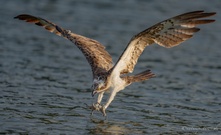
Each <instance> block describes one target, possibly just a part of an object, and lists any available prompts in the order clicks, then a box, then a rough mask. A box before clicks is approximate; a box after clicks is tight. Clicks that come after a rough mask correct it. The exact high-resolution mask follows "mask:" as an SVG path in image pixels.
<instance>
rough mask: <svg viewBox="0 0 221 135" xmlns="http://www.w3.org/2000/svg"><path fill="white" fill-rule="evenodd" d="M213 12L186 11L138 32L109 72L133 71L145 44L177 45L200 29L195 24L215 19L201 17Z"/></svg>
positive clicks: (210, 14)
mask: <svg viewBox="0 0 221 135" xmlns="http://www.w3.org/2000/svg"><path fill="white" fill-rule="evenodd" d="M214 14H216V13H214V12H212V13H205V12H204V11H194V12H188V13H185V14H181V15H178V16H175V17H173V18H170V19H167V20H165V21H162V22H160V23H158V24H156V25H154V26H152V27H150V28H148V29H146V30H144V31H142V32H140V33H139V34H137V35H135V36H134V37H133V38H132V39H131V41H130V42H129V44H128V46H127V47H126V49H125V50H124V52H123V53H122V55H121V57H120V58H119V59H118V62H117V63H116V65H115V66H114V67H113V69H112V70H111V72H112V73H114V74H116V73H117V74H119V75H120V74H126V73H131V72H133V70H134V66H135V65H136V63H137V60H138V58H139V57H140V55H141V53H142V52H143V50H144V49H145V47H146V46H148V45H151V44H153V43H157V44H159V45H161V46H163V47H167V48H170V47H174V46H176V45H179V44H180V43H182V42H183V41H185V40H187V39H189V38H191V37H192V36H193V34H194V33H195V32H197V31H199V30H200V29H199V28H196V27H195V26H197V25H199V24H207V23H211V22H214V21H215V20H209V19H201V18H205V17H209V16H212V15H214Z"/></svg>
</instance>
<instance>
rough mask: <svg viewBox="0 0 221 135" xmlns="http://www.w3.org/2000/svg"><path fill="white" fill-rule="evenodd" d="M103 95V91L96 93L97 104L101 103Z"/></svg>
mask: <svg viewBox="0 0 221 135" xmlns="http://www.w3.org/2000/svg"><path fill="white" fill-rule="evenodd" d="M103 95H104V92H101V93H99V94H98V97H97V104H101V100H102V98H103Z"/></svg>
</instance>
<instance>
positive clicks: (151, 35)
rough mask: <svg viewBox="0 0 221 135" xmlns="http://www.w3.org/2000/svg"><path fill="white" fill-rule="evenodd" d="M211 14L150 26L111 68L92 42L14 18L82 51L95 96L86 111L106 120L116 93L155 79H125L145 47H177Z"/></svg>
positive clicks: (106, 55)
mask: <svg viewBox="0 0 221 135" xmlns="http://www.w3.org/2000/svg"><path fill="white" fill-rule="evenodd" d="M215 14H216V13H215V12H211V13H205V12H204V11H193V12H188V13H184V14H181V15H178V16H175V17H172V18H170V19H167V20H165V21H162V22H160V23H157V24H155V25H153V26H152V27H150V28H148V29H146V30H144V31H142V32H140V33H138V34H137V35H135V36H133V37H132V39H131V40H130V42H129V43H128V45H127V47H126V49H125V50H124V52H123V53H122V54H121V56H120V58H119V59H118V61H117V62H116V64H113V62H112V58H111V56H110V54H109V53H108V52H107V51H106V50H105V47H104V46H103V45H102V44H101V43H99V42H98V41H96V40H93V39H90V38H87V37H84V36H81V35H78V34H75V33H73V32H71V31H70V30H66V29H63V28H61V27H59V26H57V25H56V24H54V23H52V22H50V21H48V20H45V19H43V18H40V17H35V16H32V15H28V14H21V15H18V16H16V17H15V18H17V19H20V20H24V21H26V22H30V23H35V24H36V25H39V26H42V27H44V28H45V29H46V30H48V31H50V32H52V33H55V34H56V35H59V36H62V37H64V38H66V39H68V40H70V41H71V42H73V43H74V44H75V45H76V46H77V47H78V48H79V49H80V50H81V51H82V53H83V54H84V56H85V57H86V59H87V61H88V62H89V64H90V66H91V68H92V72H93V84H92V87H91V88H92V96H94V95H95V94H98V96H97V102H96V103H94V104H92V106H90V109H92V113H93V111H94V110H97V111H101V112H102V113H103V115H104V116H106V113H105V110H106V109H107V107H108V106H109V105H110V103H111V102H112V101H113V99H114V97H115V95H116V94H117V93H118V92H119V91H121V90H123V89H124V88H125V87H127V86H128V85H130V84H131V83H134V82H140V81H144V80H148V79H150V78H152V77H154V76H155V75H154V74H153V73H151V71H150V70H146V71H143V72H141V73H138V74H135V75H128V73H132V72H133V70H134V66H135V65H136V63H137V60H138V58H139V57H140V55H141V54H142V52H143V51H144V49H145V48H146V47H147V46H149V45H152V44H154V43H156V44H158V45H160V46H163V47H166V48H171V47H174V46H177V45H179V44H180V43H182V42H184V41H185V40H187V39H189V38H191V37H192V36H193V34H194V33H195V32H198V31H199V30H200V29H199V28H197V27H196V26H197V25H199V24H207V23H211V22H214V21H215V20H211V19H201V18H205V17H209V16H212V15H215ZM106 91H110V95H109V98H108V100H107V102H106V103H105V104H103V105H102V104H101V100H102V98H103V94H104V93H105V92H106Z"/></svg>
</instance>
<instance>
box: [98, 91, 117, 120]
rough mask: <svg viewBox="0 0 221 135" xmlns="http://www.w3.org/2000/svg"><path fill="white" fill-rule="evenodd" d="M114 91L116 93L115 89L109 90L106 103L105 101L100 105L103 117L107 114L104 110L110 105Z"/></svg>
mask: <svg viewBox="0 0 221 135" xmlns="http://www.w3.org/2000/svg"><path fill="white" fill-rule="evenodd" d="M116 93H117V92H116V91H111V94H110V97H109V99H108V100H107V103H106V104H105V105H104V106H102V108H101V110H100V111H101V112H102V114H103V116H105V117H106V116H107V114H106V112H105V110H106V109H107V107H108V106H109V105H110V103H111V102H112V101H113V99H114V97H115V95H116Z"/></svg>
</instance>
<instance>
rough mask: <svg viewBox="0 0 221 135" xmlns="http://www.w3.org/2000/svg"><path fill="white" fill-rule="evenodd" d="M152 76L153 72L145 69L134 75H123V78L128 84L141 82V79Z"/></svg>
mask: <svg viewBox="0 0 221 135" xmlns="http://www.w3.org/2000/svg"><path fill="white" fill-rule="evenodd" d="M154 76H155V74H153V73H152V72H151V71H150V70H145V71H143V72H141V73H138V74H136V75H132V76H125V77H123V78H124V79H126V81H127V83H128V84H131V83H133V82H141V81H145V80H148V79H150V78H152V77H154Z"/></svg>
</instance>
